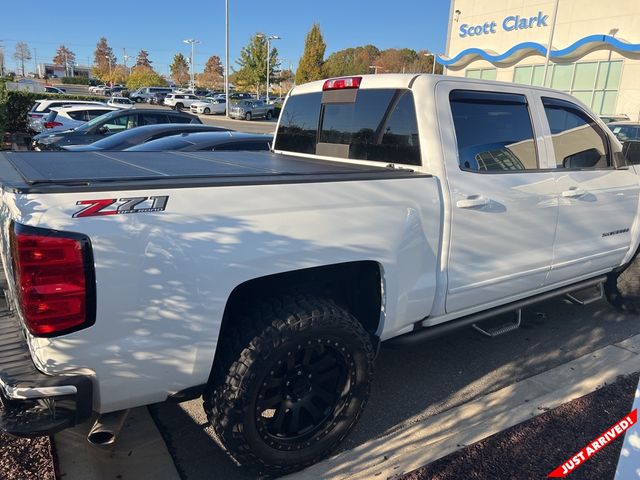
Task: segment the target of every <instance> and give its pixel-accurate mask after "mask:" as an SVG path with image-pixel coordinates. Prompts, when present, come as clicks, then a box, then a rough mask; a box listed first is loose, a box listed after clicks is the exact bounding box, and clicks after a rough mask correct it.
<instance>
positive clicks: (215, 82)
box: [197, 55, 224, 88]
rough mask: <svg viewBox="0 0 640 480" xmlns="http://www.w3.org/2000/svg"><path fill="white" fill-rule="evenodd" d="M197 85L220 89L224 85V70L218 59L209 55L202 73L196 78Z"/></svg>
mask: <svg viewBox="0 0 640 480" xmlns="http://www.w3.org/2000/svg"><path fill="white" fill-rule="evenodd" d="M197 83H198V85H199V86H201V87H206V88H220V87H222V85H223V84H224V70H223V68H222V64H221V63H220V57H218V56H217V55H211V56H210V57H209V59H208V60H207V63H206V65H205V66H204V72H203V73H201V74H199V75H198V77H197Z"/></svg>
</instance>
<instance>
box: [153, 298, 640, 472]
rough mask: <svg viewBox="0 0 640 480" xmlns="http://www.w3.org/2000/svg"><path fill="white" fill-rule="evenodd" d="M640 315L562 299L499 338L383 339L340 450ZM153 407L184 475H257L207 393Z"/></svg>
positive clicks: (613, 339) (541, 365)
mask: <svg viewBox="0 0 640 480" xmlns="http://www.w3.org/2000/svg"><path fill="white" fill-rule="evenodd" d="M638 320H639V318H638V316H637V315H628V314H622V313H620V312H618V311H616V310H614V309H613V308H611V307H610V306H609V305H608V304H607V303H606V302H605V301H599V302H596V303H594V304H591V305H589V306H586V307H577V306H574V305H572V304H569V303H568V302H566V301H564V300H561V299H556V300H552V301H549V302H545V303H541V304H539V305H537V306H535V307H532V308H529V309H526V310H524V311H523V321H522V326H521V328H520V329H519V330H516V331H514V332H511V333H508V334H505V335H502V336H499V337H496V338H488V337H484V336H482V335H480V334H479V333H477V332H476V331H475V330H472V329H471V328H467V329H463V330H461V331H459V332H456V333H454V334H451V335H449V336H447V337H442V338H440V339H437V340H432V341H429V342H425V343H424V344H422V345H420V346H416V347H413V348H403V349H392V348H390V347H385V346H384V345H383V348H382V349H381V352H380V355H379V356H378V359H377V362H376V368H377V372H376V380H375V382H374V384H373V389H372V393H371V399H370V401H369V404H368V405H367V407H366V410H365V412H364V414H363V415H362V418H361V420H360V422H359V424H358V425H357V426H356V428H355V429H354V431H353V432H352V433H351V434H350V435H349V437H347V439H346V440H345V441H344V442H343V444H342V445H341V450H346V449H351V448H354V447H356V446H358V445H361V444H363V443H365V442H367V441H369V440H371V439H373V438H376V437H380V436H382V435H385V434H388V433H390V432H393V431H395V430H397V429H399V428H402V427H404V426H407V425H411V424H414V423H416V422H419V421H421V420H424V419H425V418H428V417H431V416H434V415H437V414H439V413H442V412H444V411H447V410H449V409H451V408H454V407H456V406H458V405H461V404H463V403H466V402H469V401H470V400H472V399H475V398H478V397H480V396H482V395H486V394H488V393H490V392H495V391H498V390H500V389H502V388H504V387H506V386H509V385H512V384H514V383H516V382H519V381H522V380H524V379H527V378H529V377H532V376H534V375H537V374H539V373H542V372H545V371H547V370H550V369H552V368H554V367H557V366H559V365H562V364H564V363H567V362H570V361H572V360H575V359H577V358H579V357H582V356H584V355H587V354H589V353H591V352H594V351H595V350H598V349H600V348H604V347H606V346H608V345H612V344H615V343H618V342H620V341H622V340H624V339H626V338H628V337H631V336H632V335H636V334H638V333H640V322H639V321H638ZM151 411H152V414H153V415H154V418H155V420H156V423H157V425H158V427H159V428H160V431H161V433H162V434H163V436H164V438H165V441H166V443H167V446H168V449H169V452H170V453H171V455H172V456H173V458H174V461H175V464H176V467H177V469H178V471H179V472H180V474H181V477H182V478H183V479H198V478H220V479H229V480H234V479H250V478H254V475H253V474H252V473H250V472H248V471H245V470H242V469H240V468H238V467H237V466H236V465H235V464H234V463H233V462H232V461H231V460H229V459H228V458H227V457H226V455H225V454H224V452H223V451H222V450H221V449H220V448H219V447H218V446H217V445H216V443H215V442H214V440H213V438H212V432H211V427H210V426H209V425H208V422H207V420H206V417H205V415H204V412H203V411H202V401H201V400H193V401H190V402H185V403H183V404H169V403H163V404H158V405H155V406H153V407H152V408H151Z"/></svg>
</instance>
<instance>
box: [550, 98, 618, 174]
mask: <svg viewBox="0 0 640 480" xmlns="http://www.w3.org/2000/svg"><path fill="white" fill-rule="evenodd" d="M542 103H543V104H544V111H545V113H546V116H547V120H548V122H549V128H550V130H551V135H552V139H553V150H554V152H555V155H556V164H557V166H558V168H603V167H608V166H609V157H608V156H607V148H606V146H605V143H604V141H603V134H602V132H601V131H600V129H599V127H598V126H597V125H596V123H595V122H594V121H593V119H592V118H591V117H589V116H588V115H587V114H586V113H584V112H583V111H582V110H580V109H579V108H578V107H577V106H575V105H573V104H572V103H570V102H565V101H563V100H557V99H548V98H543V99H542Z"/></svg>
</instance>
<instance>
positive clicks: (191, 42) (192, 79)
mask: <svg viewBox="0 0 640 480" xmlns="http://www.w3.org/2000/svg"><path fill="white" fill-rule="evenodd" d="M183 42H184V43H188V44H189V45H191V68H190V70H191V82H190V84H191V89H192V90H194V91H195V89H196V80H195V72H194V66H195V64H194V63H193V46H194V45H195V44H196V43H200V40H196V39H194V38H187V39H186V40H183Z"/></svg>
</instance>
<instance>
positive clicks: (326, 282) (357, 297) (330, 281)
mask: <svg viewBox="0 0 640 480" xmlns="http://www.w3.org/2000/svg"><path fill="white" fill-rule="evenodd" d="M383 275H384V270H383V267H382V265H381V264H380V263H378V262H376V261H373V260H362V261H354V262H345V263H337V264H331V265H323V266H319V267H310V268H304V269H300V270H292V271H287V272H281V273H276V274H272V275H266V276H262V277H257V278H253V279H251V280H247V281H245V282H243V283H241V284H240V285H238V286H236V287H235V288H234V289H233V290H232V292H231V294H230V295H229V298H228V299H227V302H226V304H225V308H224V314H223V317H222V324H221V327H220V335H221V336H222V335H223V334H224V331H225V329H226V328H229V326H230V325H231V324H232V320H231V317H232V316H233V313H234V312H235V311H237V310H238V309H239V308H243V307H245V306H246V305H247V304H248V302H260V301H261V300H264V299H267V298H270V297H275V296H279V295H286V294H296V293H311V294H314V295H319V296H324V297H326V298H330V299H332V300H333V301H335V302H336V303H337V304H338V305H340V306H342V307H343V308H345V309H346V310H348V311H349V312H350V313H351V314H352V315H353V316H354V317H355V318H356V319H357V320H358V321H359V322H360V323H361V324H362V326H363V327H364V329H365V330H366V331H367V332H368V333H369V334H370V335H372V336H376V337H377V336H379V333H380V331H381V329H382V326H383V316H382V311H383V310H382V306H383V305H384V298H383V295H384V288H383V281H384V280H383Z"/></svg>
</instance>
